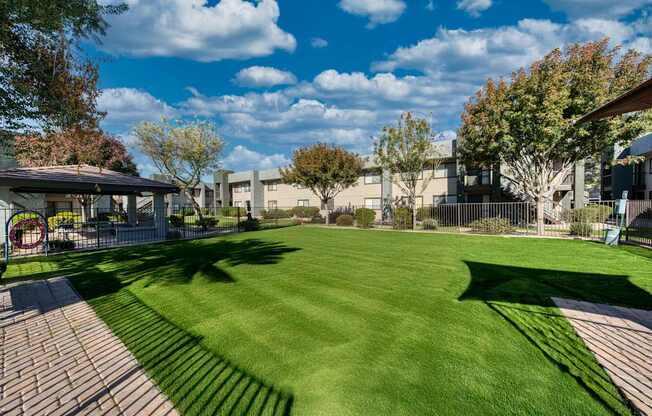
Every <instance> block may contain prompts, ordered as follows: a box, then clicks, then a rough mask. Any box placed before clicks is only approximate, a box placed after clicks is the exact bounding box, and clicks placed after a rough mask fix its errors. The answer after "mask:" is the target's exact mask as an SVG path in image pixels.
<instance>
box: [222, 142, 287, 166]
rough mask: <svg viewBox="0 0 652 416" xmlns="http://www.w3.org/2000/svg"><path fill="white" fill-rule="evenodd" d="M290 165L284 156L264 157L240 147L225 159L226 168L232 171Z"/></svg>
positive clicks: (277, 154) (235, 148) (234, 149)
mask: <svg viewBox="0 0 652 416" xmlns="http://www.w3.org/2000/svg"><path fill="white" fill-rule="evenodd" d="M289 164H290V160H289V159H288V158H287V157H285V156H284V155H283V154H280V153H276V154H273V155H264V154H262V153H258V152H256V151H253V150H250V149H248V148H246V147H245V146H242V145H238V146H236V147H234V148H233V150H232V151H231V153H229V154H228V155H227V156H226V157H225V158H224V167H225V168H227V169H232V170H237V171H241V170H251V169H260V170H264V169H273V168H278V167H284V166H287V165H289Z"/></svg>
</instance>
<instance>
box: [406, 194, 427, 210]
mask: <svg viewBox="0 0 652 416" xmlns="http://www.w3.org/2000/svg"><path fill="white" fill-rule="evenodd" d="M409 202H410V201H409V199H408V197H407V196H402V197H401V205H403V206H406V207H407V206H409ZM414 202H415V203H416V204H415V205H416V206H417V208H421V207H422V206H423V197H422V196H418V197H416V200H415V201H414Z"/></svg>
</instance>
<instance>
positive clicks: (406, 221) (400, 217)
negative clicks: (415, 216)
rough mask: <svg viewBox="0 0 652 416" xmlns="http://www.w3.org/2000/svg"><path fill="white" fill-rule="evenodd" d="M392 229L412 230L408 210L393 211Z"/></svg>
mask: <svg viewBox="0 0 652 416" xmlns="http://www.w3.org/2000/svg"><path fill="white" fill-rule="evenodd" d="M393 227H394V228H395V229H397V230H407V229H412V211H410V209H409V208H404V207H401V208H396V209H395V210H394V223H393Z"/></svg>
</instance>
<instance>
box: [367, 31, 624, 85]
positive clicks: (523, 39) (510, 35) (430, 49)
mask: <svg viewBox="0 0 652 416" xmlns="http://www.w3.org/2000/svg"><path fill="white" fill-rule="evenodd" d="M635 35H636V33H635V30H634V29H633V25H627V24H625V23H622V22H617V21H613V20H605V19H598V18H587V19H578V20H576V21H573V22H571V23H568V24H559V23H553V22H551V21H549V20H536V19H523V20H521V21H519V22H518V24H517V25H516V26H503V27H498V28H483V29H476V30H464V29H452V30H451V29H445V28H440V29H439V30H438V31H437V34H436V35H435V36H434V37H432V38H430V39H425V40H422V41H420V42H418V43H417V44H415V45H412V46H408V47H402V48H398V49H397V50H396V51H394V52H393V53H392V54H391V55H390V56H389V58H388V59H386V60H385V61H381V62H377V63H374V64H373V65H372V68H373V69H374V70H376V71H394V70H395V69H398V68H405V69H416V70H419V71H421V72H423V73H426V74H428V75H429V76H431V77H437V78H439V79H456V80H475V81H478V80H482V79H484V78H486V77H488V76H505V75H509V73H510V72H511V71H513V70H516V69H518V68H519V67H522V66H528V65H529V64H530V63H532V62H533V61H535V60H536V59H539V58H541V57H542V56H543V55H544V54H546V53H547V52H549V51H550V50H552V49H553V48H556V47H563V46H564V45H565V44H568V43H570V42H576V41H580V42H581V41H588V40H598V39H600V38H602V37H604V36H609V37H610V38H611V40H612V41H613V42H614V43H625V44H627V43H628V42H629V41H631V40H633V39H634V37H635Z"/></svg>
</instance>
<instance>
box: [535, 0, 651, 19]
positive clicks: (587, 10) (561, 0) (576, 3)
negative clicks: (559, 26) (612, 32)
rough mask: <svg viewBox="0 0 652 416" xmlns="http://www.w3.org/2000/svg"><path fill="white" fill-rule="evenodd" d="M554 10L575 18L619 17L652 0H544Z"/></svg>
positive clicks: (648, 3) (649, 3)
mask: <svg viewBox="0 0 652 416" xmlns="http://www.w3.org/2000/svg"><path fill="white" fill-rule="evenodd" d="M544 1H545V2H546V3H547V4H548V5H549V6H550V8H551V9H552V10H556V11H562V12H564V13H566V14H567V15H569V16H571V17H573V18H580V17H605V18H607V17H608V18H618V17H621V16H626V15H628V14H630V13H632V12H633V11H635V10H637V9H640V8H642V7H645V6H648V5H651V4H652V0H544Z"/></svg>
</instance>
